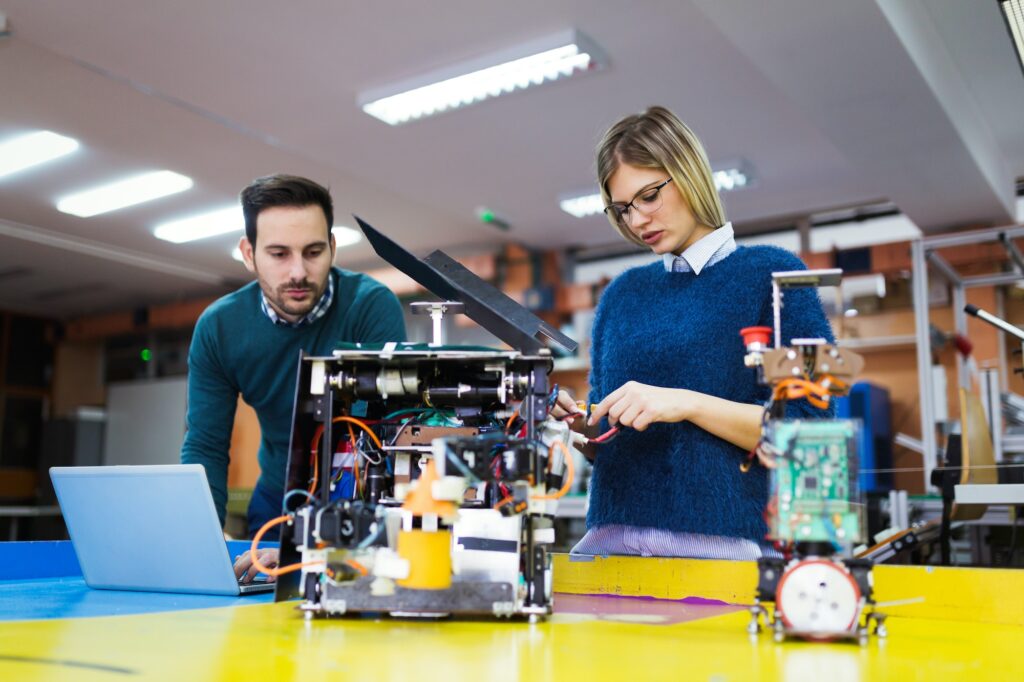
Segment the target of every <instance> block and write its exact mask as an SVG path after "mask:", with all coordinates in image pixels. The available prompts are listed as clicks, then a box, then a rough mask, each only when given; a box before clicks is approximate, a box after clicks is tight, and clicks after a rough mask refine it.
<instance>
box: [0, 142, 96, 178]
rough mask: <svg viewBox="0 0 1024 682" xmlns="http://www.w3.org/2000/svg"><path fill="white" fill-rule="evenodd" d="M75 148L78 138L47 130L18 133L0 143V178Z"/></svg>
mask: <svg viewBox="0 0 1024 682" xmlns="http://www.w3.org/2000/svg"><path fill="white" fill-rule="evenodd" d="M76 149H78V140H74V139H72V138H70V137H64V136H63V135H58V134H57V133H51V132H50V131H49V130H40V131H38V132H34V133H28V134H27V135H20V136H18V137H15V138H13V139H11V140H8V141H7V142H4V143H2V144H0V178H2V177H4V176H5V175H11V174H13V173H17V172H18V171H23V170H25V169H26V168H31V167H32V166H37V165H39V164H41V163H46V162H47V161H52V160H53V159H56V158H60V157H61V156H64V155H65V154H70V153H71V152H73V151H75V150H76Z"/></svg>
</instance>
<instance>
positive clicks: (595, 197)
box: [558, 194, 604, 218]
mask: <svg viewBox="0 0 1024 682" xmlns="http://www.w3.org/2000/svg"><path fill="white" fill-rule="evenodd" d="M558 205H559V206H560V207H561V209H562V210H563V211H565V212H566V213H568V214H569V215H573V216H576V217H577V218H584V217H586V216H588V215H594V214H595V213H603V212H604V199H602V198H601V195H600V194H584V195H583V196H578V197H569V198H567V199H562V200H561V201H559V202H558Z"/></svg>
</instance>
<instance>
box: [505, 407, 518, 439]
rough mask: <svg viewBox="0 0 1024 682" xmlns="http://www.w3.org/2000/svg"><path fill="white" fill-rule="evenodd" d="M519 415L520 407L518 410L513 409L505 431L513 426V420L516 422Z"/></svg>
mask: <svg viewBox="0 0 1024 682" xmlns="http://www.w3.org/2000/svg"><path fill="white" fill-rule="evenodd" d="M518 416H519V410H518V409H517V410H513V411H512V416H511V417H509V418H508V421H507V422H506V423H505V433H508V430H509V429H511V428H512V422H514V421H515V420H516V417H518Z"/></svg>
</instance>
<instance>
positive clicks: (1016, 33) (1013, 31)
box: [999, 0, 1024, 71]
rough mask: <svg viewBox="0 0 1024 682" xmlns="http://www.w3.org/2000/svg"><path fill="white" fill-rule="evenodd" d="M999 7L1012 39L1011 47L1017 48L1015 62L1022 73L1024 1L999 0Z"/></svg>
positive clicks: (1023, 62)
mask: <svg viewBox="0 0 1024 682" xmlns="http://www.w3.org/2000/svg"><path fill="white" fill-rule="evenodd" d="M999 6H1000V7H1001V8H1002V10H1003V19H1005V20H1006V28H1007V29H1008V30H1009V31H1010V36H1011V37H1012V38H1013V46H1014V47H1015V48H1017V62H1018V63H1019V64H1020V68H1021V70H1022V71H1024V1H1022V0H1000V2H999Z"/></svg>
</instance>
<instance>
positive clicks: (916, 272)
mask: <svg viewBox="0 0 1024 682" xmlns="http://www.w3.org/2000/svg"><path fill="white" fill-rule="evenodd" d="M1017 238H1024V226H1021V225H1011V226H1008V227H997V228H990V229H986V230H973V231H971V232H959V233H957V234H952V235H937V236H934V237H924V238H922V239H916V240H914V241H913V242H911V244H910V254H911V273H912V282H911V284H912V295H913V299H914V331H915V336H916V338H917V381H918V388H919V390H920V392H921V443H922V446H923V452H922V459H923V460H924V485H925V489H926V490H927V489H928V488H929V487H930V486H931V475H932V470H933V469H934V468H935V467H936V465H937V463H938V451H939V448H938V442H937V438H936V433H935V396H934V394H933V390H934V386H933V383H932V372H931V364H932V363H931V342H930V332H929V310H928V266H931V267H932V268H933V269H934V270H935V271H936V272H938V273H939V274H940V275H942V276H943V278H944V279H945V280H946V281H947V282H949V283H950V285H952V289H953V321H954V324H955V327H956V331H957V333H958V334H962V335H965V336H966V335H967V314H966V313H965V312H964V305H965V304H966V300H967V295H966V292H967V289H970V288H972V287H981V286H1000V285H1006V284H1015V283H1016V282H1018V281H1020V280H1021V279H1022V278H1024V256H1022V255H1021V252H1020V250H1019V249H1018V248H1017V246H1016V244H1014V243H1013V241H1012V240H1013V239H1017ZM992 242H998V243H1000V244H1002V245H1003V247H1005V248H1006V251H1007V253H1008V254H1009V256H1010V260H1011V262H1012V263H1013V264H1014V266H1015V268H1016V270H1015V271H1013V272H998V273H992V274H989V275H974V276H971V277H961V276H960V275H959V274H958V273H957V272H956V270H954V269H953V266H951V265H950V264H949V263H948V262H947V261H946V259H945V258H943V257H942V256H940V255H939V254H938V253H937V252H936V250H937V249H942V248H948V247H951V246H967V245H974V244H987V243H992ZM1000 347H1001V348H1002V347H1003V346H1002V345H1000ZM999 361H1000V364H1002V363H1003V357H1002V356H1001V357H1000V358H999ZM956 364H957V366H956V369H957V385H958V386H963V387H967V388H969V387H970V377H969V376H968V374H967V367H966V363H965V362H964V359H963V358H962V357H960V356H959V355H957V363H956ZM996 408H997V409H995V410H993V414H996V415H999V414H1000V412H999V409H998V405H997V406H996ZM996 421H998V422H999V424H1000V425H1001V419H998V420H996ZM997 457H1001V453H998V452H997Z"/></svg>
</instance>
